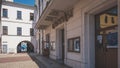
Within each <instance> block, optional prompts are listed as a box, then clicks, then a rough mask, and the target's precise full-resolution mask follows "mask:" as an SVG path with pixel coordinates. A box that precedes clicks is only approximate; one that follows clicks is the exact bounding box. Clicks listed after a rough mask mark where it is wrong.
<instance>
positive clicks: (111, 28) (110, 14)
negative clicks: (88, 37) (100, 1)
mask: <svg viewBox="0 0 120 68" xmlns="http://www.w3.org/2000/svg"><path fill="white" fill-rule="evenodd" d="M95 20H96V21H95V68H117V64H118V63H117V62H118V61H117V60H118V59H117V58H118V57H117V56H118V54H117V52H118V51H117V50H118V21H117V20H118V14H117V7H113V8H111V9H109V10H106V11H104V12H102V13H100V14H98V15H96V16H95Z"/></svg>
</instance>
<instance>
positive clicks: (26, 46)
mask: <svg viewBox="0 0 120 68" xmlns="http://www.w3.org/2000/svg"><path fill="white" fill-rule="evenodd" d="M30 52H34V46H33V44H32V43H31V42H29V41H22V42H20V43H19V44H18V45H17V53H30Z"/></svg>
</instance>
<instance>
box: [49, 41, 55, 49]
mask: <svg viewBox="0 0 120 68" xmlns="http://www.w3.org/2000/svg"><path fill="white" fill-rule="evenodd" d="M50 45H51V47H50V49H51V50H52V51H55V48H56V46H55V41H51V44H50Z"/></svg>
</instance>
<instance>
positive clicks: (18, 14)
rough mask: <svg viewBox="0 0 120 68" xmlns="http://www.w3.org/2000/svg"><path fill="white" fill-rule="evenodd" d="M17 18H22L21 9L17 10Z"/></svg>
mask: <svg viewBox="0 0 120 68" xmlns="http://www.w3.org/2000/svg"><path fill="white" fill-rule="evenodd" d="M17 19H19V20H21V19H22V11H17Z"/></svg>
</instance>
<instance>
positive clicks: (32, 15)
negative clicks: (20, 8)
mask: <svg viewBox="0 0 120 68" xmlns="http://www.w3.org/2000/svg"><path fill="white" fill-rule="evenodd" d="M30 21H34V13H30Z"/></svg>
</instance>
